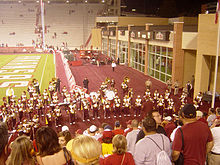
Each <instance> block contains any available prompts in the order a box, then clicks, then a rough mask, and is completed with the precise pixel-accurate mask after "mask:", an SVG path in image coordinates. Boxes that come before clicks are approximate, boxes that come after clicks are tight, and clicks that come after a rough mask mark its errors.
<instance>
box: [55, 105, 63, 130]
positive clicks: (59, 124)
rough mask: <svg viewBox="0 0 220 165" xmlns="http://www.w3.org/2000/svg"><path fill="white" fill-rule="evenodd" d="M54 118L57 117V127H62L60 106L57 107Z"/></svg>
mask: <svg viewBox="0 0 220 165" xmlns="http://www.w3.org/2000/svg"><path fill="white" fill-rule="evenodd" d="M54 116H55V126H56V127H61V116H62V114H61V110H60V107H59V106H58V105H56V107H55V109H54Z"/></svg>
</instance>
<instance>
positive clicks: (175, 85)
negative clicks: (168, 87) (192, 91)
mask: <svg viewBox="0 0 220 165" xmlns="http://www.w3.org/2000/svg"><path fill="white" fill-rule="evenodd" d="M178 92H179V83H178V81H176V82H175V83H174V95H177V94H178Z"/></svg>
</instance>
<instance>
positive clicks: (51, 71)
mask: <svg viewBox="0 0 220 165" xmlns="http://www.w3.org/2000/svg"><path fill="white" fill-rule="evenodd" d="M19 56H41V59H40V60H39V63H38V65H37V67H36V68H35V72H33V73H13V75H16V74H22V75H23V74H32V75H33V76H32V78H30V79H25V80H23V81H31V80H32V79H33V78H36V79H37V80H38V82H39V83H40V82H41V77H42V75H43V77H42V84H40V85H41V91H42V90H43V89H45V88H48V85H49V81H51V79H52V78H53V77H54V75H55V65H54V61H53V55H52V54H41V55H40V54H31V55H27V54H24V55H21V54H19V55H0V68H2V67H3V66H4V65H6V64H7V63H9V62H10V61H12V60H13V59H15V58H16V57H19ZM45 60H46V61H45ZM44 65H45V69H44ZM43 70H44V71H45V72H44V74H42V72H43ZM8 71H12V70H10V69H9V70H8ZM0 75H6V74H5V73H0ZM8 75H12V74H8ZM4 81H20V80H13V79H12V80H0V83H2V82H4ZM6 89H7V88H0V96H1V98H2V97H4V96H5V94H6ZM13 89H14V92H15V95H16V96H17V98H18V97H20V95H21V92H22V91H24V90H27V87H17V88H15V87H13ZM1 98H0V103H1V102H2V99H1Z"/></svg>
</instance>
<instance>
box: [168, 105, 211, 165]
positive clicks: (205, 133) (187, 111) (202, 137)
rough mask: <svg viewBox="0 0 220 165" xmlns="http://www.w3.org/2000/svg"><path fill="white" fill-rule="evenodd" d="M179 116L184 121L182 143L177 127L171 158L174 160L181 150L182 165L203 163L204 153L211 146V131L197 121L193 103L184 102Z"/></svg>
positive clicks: (202, 164) (207, 151) (201, 164)
mask: <svg viewBox="0 0 220 165" xmlns="http://www.w3.org/2000/svg"><path fill="white" fill-rule="evenodd" d="M181 117H182V118H183V119H182V120H183V123H184V125H183V126H182V127H181V130H182V132H183V142H184V143H182V134H181V130H180V128H179V129H178V130H177V131H176V134H175V138H174V141H173V144H172V150H173V152H172V159H173V161H176V160H177V159H178V158H179V155H180V152H182V153H183V157H184V165H204V164H205V161H206V155H207V153H209V152H210V151H211V149H212V147H213V137H212V133H211V131H210V129H209V128H208V125H207V124H205V123H203V122H200V121H197V119H196V109H195V107H194V106H193V104H186V105H185V106H184V107H183V108H182V110H181ZM183 144H184V145H183ZM182 148H183V149H182Z"/></svg>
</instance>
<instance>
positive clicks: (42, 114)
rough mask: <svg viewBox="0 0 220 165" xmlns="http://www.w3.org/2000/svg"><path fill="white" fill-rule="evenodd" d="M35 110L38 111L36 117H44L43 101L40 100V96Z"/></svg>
mask: <svg viewBox="0 0 220 165" xmlns="http://www.w3.org/2000/svg"><path fill="white" fill-rule="evenodd" d="M36 109H37V111H38V116H44V112H43V99H42V96H41V94H39V97H38V99H37V105H36Z"/></svg>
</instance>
